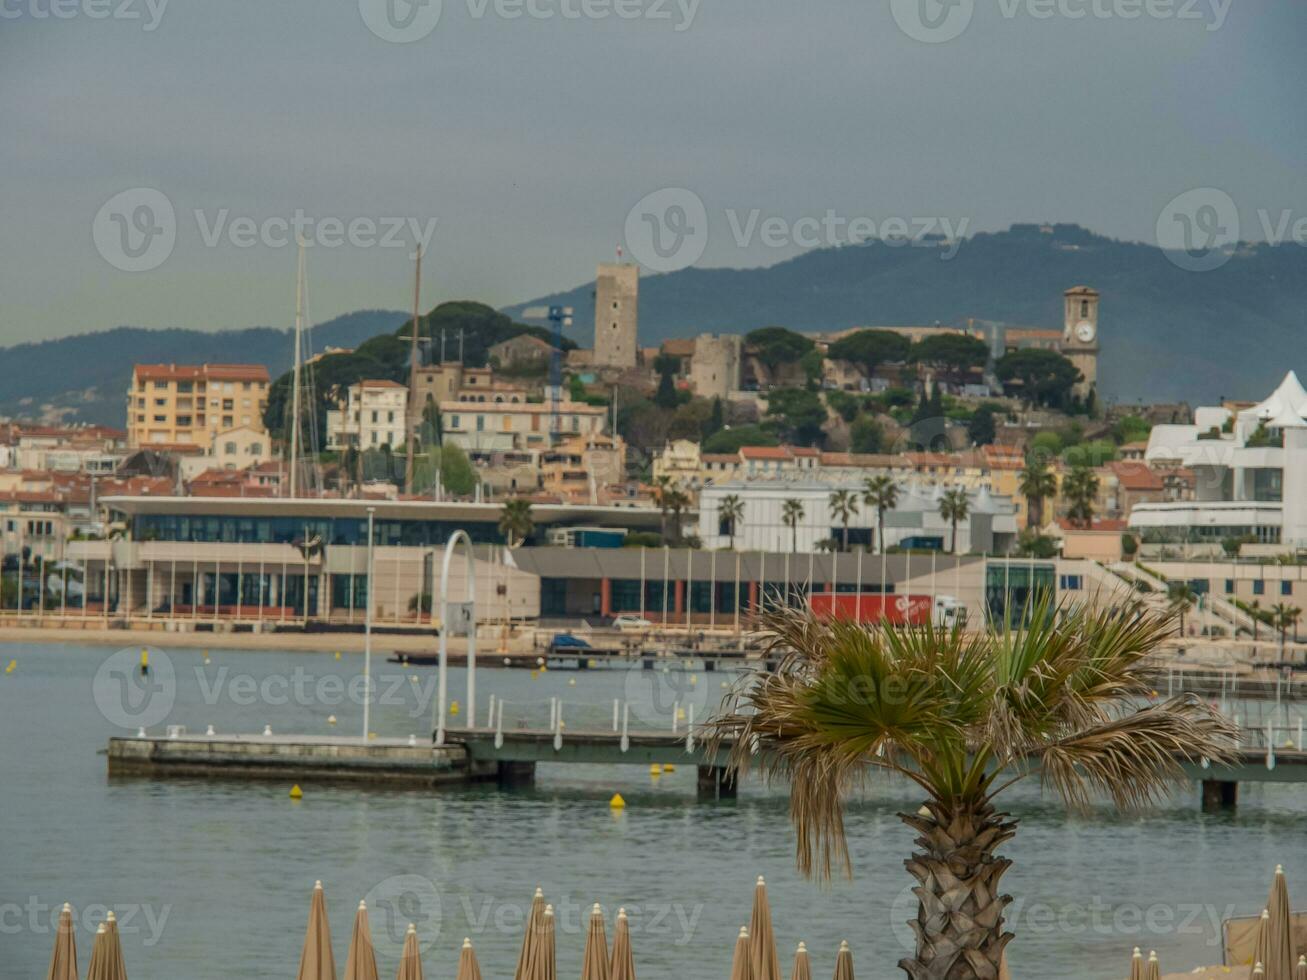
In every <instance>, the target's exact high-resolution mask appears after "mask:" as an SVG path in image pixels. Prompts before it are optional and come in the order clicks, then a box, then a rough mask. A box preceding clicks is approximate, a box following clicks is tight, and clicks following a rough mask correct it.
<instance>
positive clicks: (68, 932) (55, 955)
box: [45, 902, 78, 980]
mask: <svg viewBox="0 0 1307 980" xmlns="http://www.w3.org/2000/svg"><path fill="white" fill-rule="evenodd" d="M45 978H46V980H78V973H77V934H76V933H75V932H74V931H73V908H72V906H71V905H69V904H68V903H67V902H65V903H64V907H63V911H62V912H60V913H59V929H58V931H57V932H56V933H55V936H54V949H53V950H52V951H51V953H50V969H49V970H47V971H46V974H45Z"/></svg>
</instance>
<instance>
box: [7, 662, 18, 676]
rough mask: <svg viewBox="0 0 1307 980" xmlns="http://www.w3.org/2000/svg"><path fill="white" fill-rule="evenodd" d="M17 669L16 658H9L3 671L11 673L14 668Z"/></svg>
mask: <svg viewBox="0 0 1307 980" xmlns="http://www.w3.org/2000/svg"><path fill="white" fill-rule="evenodd" d="M17 669H18V661H17V660H11V661H9V664H8V665H7V666H6V667H5V673H6V674H12V673H13V672H14V671H15V670H17Z"/></svg>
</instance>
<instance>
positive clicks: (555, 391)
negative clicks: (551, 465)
mask: <svg viewBox="0 0 1307 980" xmlns="http://www.w3.org/2000/svg"><path fill="white" fill-rule="evenodd" d="M574 312H575V311H574V310H573V308H572V307H570V306H531V307H528V308H527V309H525V310H523V311H522V319H523V320H548V321H549V325H550V326H551V327H552V328H553V333H554V340H553V350H552V351H550V353H549V405H550V413H549V432H550V433H551V435H552V436H553V437H554V438H557V436H558V431H559V427H558V403H559V401H561V400H562V393H563V367H562V356H563V328H565V327H570V326H571V325H572V316H573V313H574Z"/></svg>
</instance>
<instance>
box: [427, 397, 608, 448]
mask: <svg viewBox="0 0 1307 980" xmlns="http://www.w3.org/2000/svg"><path fill="white" fill-rule="evenodd" d="M553 410H554V409H553V405H552V404H551V403H549V402H542V403H538V404H537V403H527V402H513V401H503V402H498V401H485V402H481V401H445V402H441V403H440V425H441V431H442V432H443V434H444V438H445V439H447V440H448V441H450V442H452V443H454V444H456V445H458V446H461V447H462V448H463V449H465V450H468V451H499V450H510V449H535V448H546V447H548V446H551V445H554V444H555V443H557V442H558V441H559V440H562V439H566V438H569V437H571V436H591V435H599V434H601V433H602V432H603V431H604V424H605V420H606V419H607V417H608V409H607V408H605V407H604V406H603V405H587V404H585V403H584V402H574V401H568V400H566V399H565V400H563V401H561V402H559V403H558V418H557V425H556V426H555V421H554V418H553Z"/></svg>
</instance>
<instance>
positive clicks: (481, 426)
mask: <svg viewBox="0 0 1307 980" xmlns="http://www.w3.org/2000/svg"><path fill="white" fill-rule="evenodd" d="M485 429H486V417H485V416H484V415H478V416H477V431H478V432H484V431H485Z"/></svg>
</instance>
